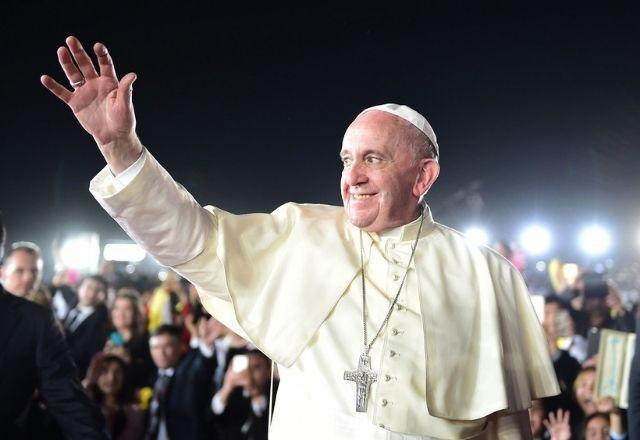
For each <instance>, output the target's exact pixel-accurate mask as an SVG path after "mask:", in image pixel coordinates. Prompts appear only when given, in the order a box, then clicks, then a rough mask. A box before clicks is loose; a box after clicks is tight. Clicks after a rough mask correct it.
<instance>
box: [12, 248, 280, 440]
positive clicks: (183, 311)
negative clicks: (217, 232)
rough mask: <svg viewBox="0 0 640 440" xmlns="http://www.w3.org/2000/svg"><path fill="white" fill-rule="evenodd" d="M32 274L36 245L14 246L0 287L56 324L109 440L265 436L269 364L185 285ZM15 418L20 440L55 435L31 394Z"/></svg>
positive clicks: (112, 269)
mask: <svg viewBox="0 0 640 440" xmlns="http://www.w3.org/2000/svg"><path fill="white" fill-rule="evenodd" d="M42 269H43V267H42V256H41V253H40V250H39V248H38V246H36V245H35V244H33V243H28V242H19V243H14V244H13V245H12V246H10V247H9V249H7V252H6V255H5V258H4V262H3V265H2V285H3V288H4V290H5V291H6V292H7V293H9V294H12V295H15V296H18V297H23V298H26V299H29V300H30V301H33V302H37V303H39V304H41V305H43V306H44V307H46V308H48V309H49V310H50V311H51V312H52V313H51V314H52V315H54V316H55V317H56V322H57V324H58V326H59V328H60V330H61V332H62V334H63V335H64V339H65V341H66V344H67V346H68V350H69V353H70V355H71V357H72V358H73V362H74V363H75V366H76V369H77V375H78V379H79V380H80V381H81V383H82V386H83V388H84V390H85V392H86V395H87V396H88V397H89V398H90V400H91V401H92V402H93V403H94V404H95V405H96V406H97V407H99V408H100V409H101V412H102V415H103V416H104V420H105V429H106V431H107V432H108V435H109V436H110V438H112V439H114V440H116V439H177V438H185V439H204V438H206V439H266V438H267V425H268V414H269V402H270V389H271V386H270V385H271V361H270V360H269V359H268V358H267V357H266V356H265V355H264V354H262V353H261V352H259V351H258V350H257V349H255V347H253V346H252V345H251V344H249V343H248V342H247V341H245V340H244V339H243V338H241V337H240V336H238V335H236V334H235V333H233V332H231V331H230V330H228V329H227V328H226V327H225V326H223V325H222V324H221V323H220V322H218V321H216V320H215V319H214V318H212V317H211V316H210V315H209V314H208V313H207V312H206V311H204V310H203V308H202V307H201V306H200V304H199V302H198V299H197V293H196V292H195V289H194V288H193V287H192V286H191V285H190V284H189V283H188V282H185V281H184V280H179V279H178V278H177V277H176V276H175V275H173V273H169V274H168V275H167V277H166V279H164V281H162V282H160V281H159V280H158V282H157V283H153V282H152V281H150V279H148V278H147V279H144V278H141V279H133V278H132V277H127V276H126V272H124V271H119V270H117V267H116V266H115V265H114V264H113V263H107V264H105V266H104V267H103V269H102V270H101V272H100V273H96V274H89V275H85V276H77V274H76V273H75V272H73V271H71V270H67V269H62V270H61V271H59V272H58V273H57V274H56V275H55V276H54V277H53V279H52V281H51V283H46V282H42V280H41V278H42ZM16 367H17V366H16ZM275 381H276V382H277V374H275ZM276 385H277V383H276ZM5 397H6V396H5ZM43 397H44V398H43ZM20 420H21V421H22V424H23V426H22V428H23V430H22V432H21V435H23V436H24V438H62V437H63V433H62V431H61V429H60V428H61V427H60V426H59V423H58V422H59V419H58V421H56V417H52V416H51V414H49V411H48V408H47V399H46V396H42V395H41V394H40V393H38V392H36V393H35V394H34V396H33V399H32V401H31V403H30V404H29V405H28V406H27V408H26V409H25V410H24V414H23V415H21V417H20Z"/></svg>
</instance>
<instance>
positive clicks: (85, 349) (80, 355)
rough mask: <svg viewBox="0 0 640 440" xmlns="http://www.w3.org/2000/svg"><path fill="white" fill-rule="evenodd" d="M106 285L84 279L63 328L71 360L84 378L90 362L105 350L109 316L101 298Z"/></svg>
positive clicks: (95, 279) (93, 277)
mask: <svg viewBox="0 0 640 440" xmlns="http://www.w3.org/2000/svg"><path fill="white" fill-rule="evenodd" d="M106 291H107V284H106V282H105V281H104V279H103V278H102V277H100V276H99V275H91V276H88V277H85V278H84V279H83V280H82V282H81V283H80V286H79V287H78V305H77V306H76V307H75V308H73V309H71V311H69V314H68V315H67V317H66V319H65V321H64V328H65V332H66V338H67V344H69V348H70V350H71V356H72V357H73V360H74V361H75V362H76V365H77V367H78V374H79V375H80V377H81V378H84V377H85V375H86V373H87V368H88V367H89V363H90V362H91V358H92V357H93V355H95V354H96V353H97V352H99V351H101V350H102V347H104V343H105V342H104V341H105V339H106V337H107V331H108V325H109V316H108V311H107V308H106V306H105V305H104V302H103V301H104V298H105V295H106Z"/></svg>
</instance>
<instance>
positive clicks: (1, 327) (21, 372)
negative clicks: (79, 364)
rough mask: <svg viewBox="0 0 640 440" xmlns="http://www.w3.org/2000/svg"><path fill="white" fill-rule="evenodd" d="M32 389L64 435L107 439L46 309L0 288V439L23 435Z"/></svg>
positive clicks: (73, 437)
mask: <svg viewBox="0 0 640 440" xmlns="http://www.w3.org/2000/svg"><path fill="white" fill-rule="evenodd" d="M36 388H37V389H38V391H39V394H40V396H41V397H42V398H43V400H44V401H45V403H46V407H47V411H48V412H49V413H50V414H51V415H53V418H54V419H55V421H56V422H57V424H58V425H59V427H60V429H61V430H62V432H63V433H64V435H65V438H69V439H106V435H105V434H104V420H103V418H102V415H101V413H100V410H99V409H98V408H97V407H96V406H95V405H94V404H93V403H91V402H90V401H89V398H88V397H87V395H86V394H85V393H84V390H83V388H82V385H81V384H80V382H79V381H78V378H77V373H76V368H75V365H74V363H73V360H72V358H71V356H70V354H69V349H68V347H67V344H66V343H65V341H64V337H63V336H62V333H61V331H60V329H59V328H58V326H57V324H56V322H55V319H54V317H53V314H52V313H51V311H50V310H48V309H46V308H44V307H42V306H39V305H37V304H34V303H31V302H29V301H27V300H25V299H23V298H18V297H16V296H14V295H11V294H9V293H6V292H5V291H4V289H2V287H1V286H0V396H2V398H0V438H3V439H5V438H6V439H11V438H22V437H23V436H24V435H25V428H26V427H25V426H24V422H25V419H26V417H27V414H28V410H29V405H30V403H31V401H32V397H33V394H34V391H35V390H36Z"/></svg>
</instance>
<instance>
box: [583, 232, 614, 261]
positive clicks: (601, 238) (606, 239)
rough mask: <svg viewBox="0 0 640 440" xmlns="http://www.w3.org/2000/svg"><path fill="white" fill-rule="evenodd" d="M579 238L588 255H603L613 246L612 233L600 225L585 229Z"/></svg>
mask: <svg viewBox="0 0 640 440" xmlns="http://www.w3.org/2000/svg"><path fill="white" fill-rule="evenodd" d="M579 240H580V248H581V249H582V250H583V251H584V252H585V253H586V254H588V255H602V254H604V253H606V252H607V251H608V250H609V249H610V248H611V234H609V231H607V230H606V229H604V228H603V227H601V226H598V225H593V226H589V227H587V228H585V229H583V230H582V232H581V233H580V238H579Z"/></svg>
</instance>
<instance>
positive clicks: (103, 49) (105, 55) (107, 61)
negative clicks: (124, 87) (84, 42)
mask: <svg viewBox="0 0 640 440" xmlns="http://www.w3.org/2000/svg"><path fill="white" fill-rule="evenodd" d="M93 51H94V52H95V54H96V57H98V65H99V66H100V76H108V77H111V78H113V79H116V80H117V77H116V69H115V67H114V66H113V60H112V59H111V55H109V51H108V50H107V46H105V45H104V44H102V43H96V44H94V45H93Z"/></svg>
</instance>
